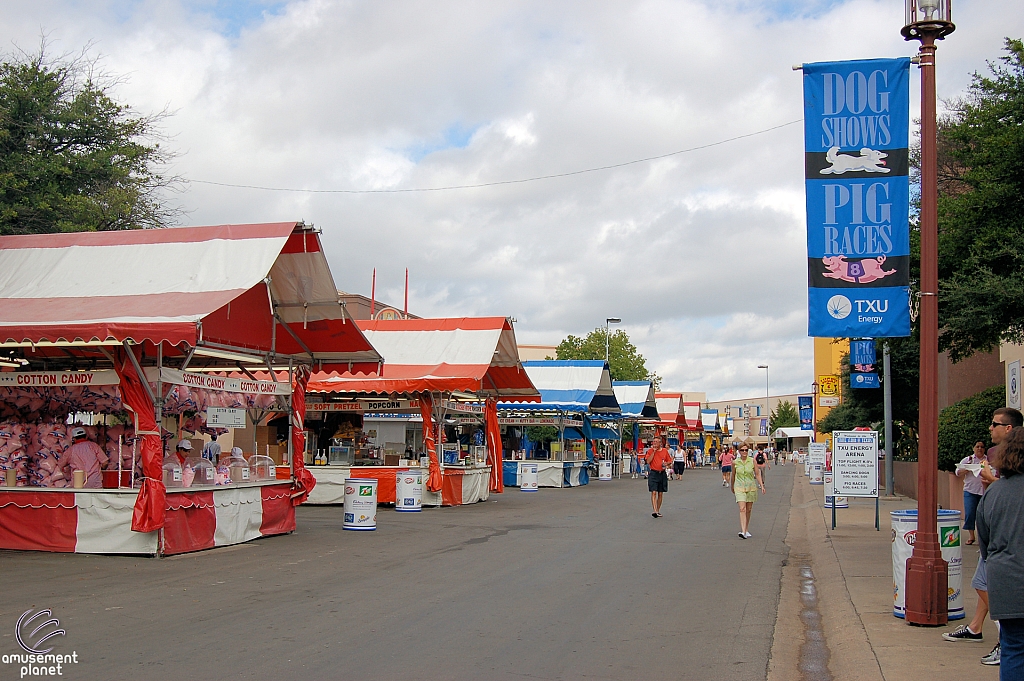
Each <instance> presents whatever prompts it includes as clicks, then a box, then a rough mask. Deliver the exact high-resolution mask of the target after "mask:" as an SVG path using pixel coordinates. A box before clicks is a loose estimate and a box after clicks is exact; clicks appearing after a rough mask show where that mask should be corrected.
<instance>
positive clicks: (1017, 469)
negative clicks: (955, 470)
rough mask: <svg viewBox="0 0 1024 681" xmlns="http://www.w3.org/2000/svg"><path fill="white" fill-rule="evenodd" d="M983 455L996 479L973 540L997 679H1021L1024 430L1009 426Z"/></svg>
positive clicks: (985, 498)
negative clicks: (996, 650)
mask: <svg viewBox="0 0 1024 681" xmlns="http://www.w3.org/2000/svg"><path fill="white" fill-rule="evenodd" d="M989 460H990V462H991V463H993V464H994V465H995V467H996V469H997V470H998V471H999V479H998V480H996V481H995V482H993V483H992V484H991V485H990V486H989V488H988V489H987V490H986V491H985V495H984V496H983V497H982V498H981V501H980V502H979V503H978V513H977V522H978V540H979V541H978V543H979V545H980V547H981V555H982V556H983V557H984V558H985V563H986V565H987V574H988V590H989V607H990V609H991V616H992V619H994V620H996V621H998V622H999V625H1000V627H999V647H1000V649H1001V652H1000V665H1001V666H1000V667H999V679H1000V681H1010V680H1011V679H1013V680H1014V681H1017V680H1019V679H1024V558H1022V557H1024V532H1022V531H1021V528H1022V527H1024V429H1021V428H1019V427H1018V428H1013V429H1010V430H1009V432H1007V434H1006V436H1005V437H1004V438H1003V441H1002V442H1001V443H1000V444H999V447H998V448H997V450H996V452H995V454H994V456H993V454H991V453H990V454H989Z"/></svg>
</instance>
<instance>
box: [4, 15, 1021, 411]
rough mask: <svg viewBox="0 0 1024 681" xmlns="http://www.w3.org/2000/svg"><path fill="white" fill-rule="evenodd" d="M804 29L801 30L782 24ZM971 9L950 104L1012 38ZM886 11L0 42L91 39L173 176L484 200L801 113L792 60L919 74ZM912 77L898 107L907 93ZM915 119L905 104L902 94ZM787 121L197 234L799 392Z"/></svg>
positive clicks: (293, 26)
mask: <svg viewBox="0 0 1024 681" xmlns="http://www.w3.org/2000/svg"><path fill="white" fill-rule="evenodd" d="M794 8H795V9H794ZM987 9H988V8H987V7H986V5H985V3H981V2H977V1H974V2H958V3H957V7H956V12H957V16H956V17H955V19H956V20H957V22H958V26H959V29H958V31H957V32H956V33H954V34H953V35H952V36H950V37H949V38H948V39H947V40H945V41H943V43H941V44H940V48H939V58H938V62H939V94H940V96H941V97H950V96H955V95H956V94H957V93H959V92H962V91H963V88H964V87H966V85H967V84H968V83H969V80H970V73H971V72H972V71H975V70H982V71H983V70H984V69H985V64H984V62H985V59H992V58H994V57H997V56H998V55H999V50H1000V47H1001V42H1002V37H1003V36H1004V35H1011V36H1018V37H1019V36H1020V35H1022V34H1024V15H1021V14H1020V13H1019V12H1018V13H1005V12H1004V13H994V12H989V11H986V10H987ZM901 24H902V11H901V7H900V6H899V3H892V2H883V1H882V0H849V1H847V2H838V3H829V2H813V1H811V0H808V2H806V3H803V4H801V3H792V2H784V3H783V2H780V3H777V4H773V3H752V2H741V1H736V2H715V3H711V2H698V1H696V0H679V1H670V0H644V1H640V2H635V3H629V4H623V3H618V2H596V1H595V2H587V3H550V2H542V1H541V0H535V1H532V2H531V1H526V2H503V1H500V0H494V1H493V2H486V3H472V2H445V3H417V2H412V1H411V0H406V1H399V0H395V1H393V2H387V3H362V2H342V1H337V2H332V1H328V0H305V1H302V0H296V1H293V2H287V3H282V6H280V7H276V6H271V5H270V4H265V5H261V6H260V8H258V11H254V10H253V9H252V7H251V3H246V2H243V1H242V0H238V1H237V3H234V4H233V3H230V2H228V3H224V2H220V3H213V2H209V3H206V2H195V1H193V0H188V1H186V0H180V1H179V2H174V1H172V0H164V1H158V0H148V1H147V0H143V1H141V2H137V1H129V0H124V1H123V2H120V1H117V0H105V1H104V2H90V3H81V2H76V1H74V0H33V1H32V2H29V1H27V0H25V1H21V2H10V3H6V4H5V11H4V13H3V14H2V15H0V30H2V31H3V36H4V38H5V39H6V40H8V41H11V42H16V43H17V44H19V45H21V46H22V47H26V48H28V49H31V47H32V46H33V45H35V44H37V42H38V35H39V31H40V27H42V28H43V30H44V31H46V32H47V34H48V36H49V38H50V40H51V41H52V42H53V51H57V52H59V51H62V50H69V51H75V50H78V49H80V48H81V47H82V46H84V45H86V44H88V43H90V42H91V43H92V44H93V46H94V47H93V51H94V52H98V53H100V54H102V55H104V62H103V63H104V65H105V66H106V67H107V68H108V69H109V70H110V71H111V72H113V73H118V74H125V75H126V80H125V82H124V83H123V84H122V85H119V86H118V94H119V96H120V97H121V98H122V99H123V100H124V101H127V102H130V103H132V104H133V105H135V106H136V107H137V108H139V109H142V110H144V111H157V110H161V109H163V108H165V107H167V108H168V109H170V110H171V111H173V112H174V115H173V116H172V117H171V118H169V119H168V120H167V123H166V131H167V132H168V133H169V134H170V135H171V137H172V140H171V145H172V147H174V148H175V149H177V150H178V151H179V152H181V156H180V158H179V159H178V161H177V164H176V170H177V171H178V172H180V173H181V174H182V175H184V176H186V177H189V178H192V179H197V180H200V179H202V180H213V181H219V182H229V183H230V182H234V183H240V184H250V185H264V186H274V187H304V188H313V189H330V188H354V189H388V188H409V187H438V186H447V185H458V184H476V183H486V182H494V181H502V180H509V179H517V178H525V177H533V176H538V175H548V174H555V173H565V172H571V171H575V170H579V169H582V168H588V167H595V166H603V165H609V164H615V163H619V162H622V161H626V160H630V159H635V158H640V157H647V156H656V155H660V154H665V153H667V152H670V151H675V150H681V149H689V148H693V147H700V146H703V145H707V144H710V143H713V142H717V141H719V140H723V139H726V138H730V137H734V136H738V135H745V134H747V133H750V132H752V131H755V130H760V129H764V128H768V127H771V126H774V125H779V124H781V123H785V122H787V121H794V120H798V119H800V118H801V94H800V89H801V79H800V77H799V74H798V73H794V72H793V71H792V70H791V68H790V67H791V65H792V64H794V63H801V62H809V61H819V60H827V59H848V58H863V57H874V56H898V55H909V54H912V53H913V51H914V46H913V45H911V44H908V43H905V42H904V41H903V39H902V36H900V34H899V28H900V26H901ZM917 83H918V81H917V76H916V75H915V76H914V81H913V86H914V87H916V86H917ZM913 101H914V102H915V104H914V108H915V110H916V95H915V96H914V98H913ZM801 139H802V133H801V129H800V125H799V124H797V125H792V126H789V127H785V128H782V129H779V130H775V131H773V132H770V133H766V134H764V135H759V136H756V137H750V138H746V139H741V140H737V141H735V142H730V143H727V144H722V145H717V146H712V147H709V148H705V149H700V150H697V151H693V152H691V153H686V154H680V155H676V156H672V157H670V158H666V159H662V160H659V161H653V162H649V163H643V164H636V165H630V166H625V167H621V168H616V169H612V170H606V171H601V172H595V173H587V174H582V175H574V176H571V177H564V178H558V179H552V180H546V181H541V182H530V183H521V184H509V185H500V186H495V187H487V188H478V189H466V190H457V191H449V192H424V193H416V194H407V193H403V194H369V195H347V194H294V193H280V192H259V191H254V190H243V189H228V188H223V187H214V186H210V185H204V184H200V183H193V184H192V185H191V187H190V189H189V191H188V192H187V194H186V195H185V196H184V198H183V202H184V204H185V207H186V208H187V209H188V210H189V211H190V212H189V214H188V219H187V222H188V223H189V224H208V223H221V222H251V221H273V220H282V219H305V220H307V221H311V222H314V223H316V224H317V225H319V226H321V227H322V228H323V229H324V240H325V243H326V248H327V251H328V255H329V258H330V260H331V264H332V268H333V270H334V272H335V277H336V279H337V282H338V285H339V287H341V288H343V289H345V290H349V291H361V292H368V291H369V288H370V275H371V270H372V268H373V267H376V268H377V277H378V278H377V283H378V291H382V292H384V293H383V294H382V297H383V295H387V296H388V298H389V302H391V303H393V304H397V303H400V302H401V298H402V291H403V283H404V271H405V268H406V267H409V269H410V284H411V291H410V298H411V299H410V309H411V310H412V311H413V312H415V313H418V314H421V315H459V316H461V315H485V314H486V315H493V314H499V315H510V316H515V317H517V318H518V320H519V324H518V327H517V333H518V335H519V337H520V339H522V340H524V341H529V342H549V343H556V342H557V341H558V340H560V339H561V338H562V337H564V335H565V334H567V333H577V334H579V333H585V332H586V331H588V330H589V329H591V328H594V327H596V326H598V325H600V324H601V323H602V322H603V320H604V318H605V317H607V316H612V315H614V316H619V317H622V319H623V320H624V321H623V328H624V329H625V330H627V331H628V332H629V333H630V334H631V336H632V338H633V339H634V341H635V342H636V343H637V345H638V346H639V347H640V350H641V352H643V353H644V354H645V355H646V356H647V357H648V359H649V364H650V366H651V367H652V368H653V369H654V370H655V371H657V372H658V373H659V374H661V375H662V376H663V377H664V378H665V386H666V387H670V388H679V389H687V390H704V391H706V392H707V393H708V394H709V396H711V397H712V398H716V397H732V396H739V397H742V396H749V395H757V394H759V393H760V391H761V389H762V386H763V382H762V381H763V374H762V373H761V372H760V371H759V370H757V369H756V366H757V364H760V363H764V362H765V361H768V362H769V363H770V365H771V366H772V385H773V392H774V391H775V390H776V388H777V389H778V390H779V391H797V390H806V389H807V388H808V387H809V385H810V382H811V380H812V376H811V373H812V370H811V343H810V341H809V339H807V338H806V311H805V286H806V274H805V271H806V254H805V250H804V219H803V210H804V208H803V180H802V171H803V159H802V142H801Z"/></svg>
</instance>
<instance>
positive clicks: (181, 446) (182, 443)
mask: <svg viewBox="0 0 1024 681" xmlns="http://www.w3.org/2000/svg"><path fill="white" fill-rule="evenodd" d="M174 455H175V456H176V457H178V463H179V464H181V466H182V468H184V467H185V459H187V458H188V457H190V456H192V443H191V442H189V441H188V440H184V439H182V440H178V446H177V447H175V448H174Z"/></svg>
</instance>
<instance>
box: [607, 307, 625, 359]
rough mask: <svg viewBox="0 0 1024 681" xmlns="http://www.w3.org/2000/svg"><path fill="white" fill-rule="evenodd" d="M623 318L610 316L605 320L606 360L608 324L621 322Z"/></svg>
mask: <svg viewBox="0 0 1024 681" xmlns="http://www.w3.org/2000/svg"><path fill="white" fill-rule="evenodd" d="M621 323H622V320H621V319H619V318H618V317H608V318H607V319H605V320H604V361H605V362H607V361H609V360H608V325H609V324H621Z"/></svg>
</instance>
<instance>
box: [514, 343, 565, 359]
mask: <svg viewBox="0 0 1024 681" xmlns="http://www.w3.org/2000/svg"><path fill="white" fill-rule="evenodd" d="M557 352H558V346H557V345H520V346H519V359H521V360H523V361H524V362H525V361H527V360H539V359H555V356H556V355H557Z"/></svg>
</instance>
